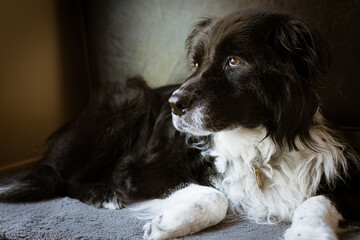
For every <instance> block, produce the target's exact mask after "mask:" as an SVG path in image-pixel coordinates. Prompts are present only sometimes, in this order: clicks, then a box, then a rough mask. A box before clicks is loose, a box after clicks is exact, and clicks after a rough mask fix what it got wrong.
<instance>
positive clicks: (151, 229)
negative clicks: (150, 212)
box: [143, 215, 177, 240]
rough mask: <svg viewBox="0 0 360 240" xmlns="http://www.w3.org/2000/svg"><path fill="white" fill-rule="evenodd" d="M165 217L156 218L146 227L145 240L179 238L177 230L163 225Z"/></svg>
mask: <svg viewBox="0 0 360 240" xmlns="http://www.w3.org/2000/svg"><path fill="white" fill-rule="evenodd" d="M162 220H163V215H161V216H160V217H158V218H154V219H153V220H152V221H151V222H147V223H146V224H145V225H144V227H143V230H144V236H143V237H144V239H149V240H161V239H170V238H174V237H177V232H176V231H175V229H174V228H173V229H172V228H171V226H168V225H167V224H166V223H165V224H164V223H163V221H162Z"/></svg>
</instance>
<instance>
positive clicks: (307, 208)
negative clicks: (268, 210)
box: [284, 196, 343, 240]
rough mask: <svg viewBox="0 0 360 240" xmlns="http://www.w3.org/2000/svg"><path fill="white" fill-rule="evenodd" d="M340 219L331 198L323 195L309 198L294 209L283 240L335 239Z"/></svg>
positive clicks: (340, 216)
mask: <svg viewBox="0 0 360 240" xmlns="http://www.w3.org/2000/svg"><path fill="white" fill-rule="evenodd" d="M342 219H343V217H342V215H341V214H340V213H339V212H338V211H337V209H336V208H335V206H334V205H333V203H332V202H331V200H329V199H328V198H326V197H325V196H316V197H312V198H309V199H308V200H306V201H305V202H303V203H302V204H301V205H300V206H299V207H298V208H297V209H296V210H295V213H294V216H293V221H292V225H291V227H290V228H289V229H288V230H287V231H286V232H285V236H284V237H285V240H295V239H296V240H302V239H319V240H336V239H337V236H336V232H337V229H338V226H339V221H341V220H342Z"/></svg>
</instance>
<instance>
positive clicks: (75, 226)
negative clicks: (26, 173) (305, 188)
mask: <svg viewBox="0 0 360 240" xmlns="http://www.w3.org/2000/svg"><path fill="white" fill-rule="evenodd" d="M144 223H145V221H144V220H138V219H136V218H134V217H133V216H132V215H131V212H130V211H129V210H128V209H122V210H105V209H96V208H94V207H91V206H88V205H86V204H84V203H81V202H79V201H77V200H74V199H70V198H56V199H53V200H49V201H43V202H39V203H27V204H4V203H1V204H0V239H122V240H123V239H124V240H125V239H131V240H133V239H142V226H143V224H144ZM288 227H289V226H288V225H287V224H277V225H265V224H261V225H260V224H256V223H252V222H249V221H240V222H232V223H220V224H218V225H217V226H215V227H212V228H209V229H206V230H204V231H202V232H200V233H198V234H196V235H192V236H189V237H185V238H183V239H189V240H200V239H204V240H205V239H206V240H215V239H216V240H218V239H221V240H231V239H256V240H261V239H264V240H265V239H266V240H272V239H276V240H279V239H281V238H282V235H283V233H284V231H285V229H286V228H288ZM340 239H345V240H354V239H360V233H359V232H357V233H356V232H352V233H346V234H342V235H340Z"/></svg>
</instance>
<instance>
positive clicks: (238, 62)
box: [228, 57, 242, 67]
mask: <svg viewBox="0 0 360 240" xmlns="http://www.w3.org/2000/svg"><path fill="white" fill-rule="evenodd" d="M241 64H242V61H241V60H240V59H239V58H236V57H232V58H230V59H229V60H228V65H229V66H230V67H237V66H239V65H241Z"/></svg>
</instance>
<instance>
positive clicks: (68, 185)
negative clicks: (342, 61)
mask: <svg viewBox="0 0 360 240" xmlns="http://www.w3.org/2000/svg"><path fill="white" fill-rule="evenodd" d="M186 46H187V50H188V59H189V65H190V68H191V75H190V76H189V78H188V79H186V81H185V82H184V83H183V84H182V85H170V86H164V87H160V88H155V89H151V88H149V87H148V86H147V85H146V83H145V81H144V80H142V78H141V77H134V78H130V79H128V80H127V82H126V85H121V84H116V83H108V84H104V85H103V86H102V88H101V89H100V90H99V91H98V94H96V95H94V96H93V97H92V99H91V101H90V103H89V105H88V107H87V108H86V109H85V110H84V111H83V113H82V114H80V115H79V116H78V117H77V118H76V119H75V120H73V121H71V122H69V123H68V124H66V125H65V126H63V127H61V128H60V129H59V130H58V131H56V132H55V133H54V134H53V135H52V136H51V137H50V138H49V141H48V148H47V151H46V153H45V154H44V156H43V158H42V159H41V160H39V162H37V163H36V164H35V165H34V166H33V167H31V168H30V169H28V170H27V171H25V172H22V173H19V174H18V175H15V176H12V177H10V178H8V179H6V180H3V184H2V185H1V188H0V200H1V201H7V202H24V201H38V200H41V199H46V198H50V197H53V196H56V195H58V196H69V197H72V198H75V199H79V200H81V201H83V202H85V203H88V204H91V205H93V206H95V207H99V208H107V209H120V208H122V207H125V206H129V205H131V204H135V205H132V206H130V207H132V208H133V210H134V211H135V213H136V214H138V216H139V217H144V218H149V219H150V221H149V222H148V223H146V224H145V226H144V238H145V239H171V238H176V237H182V236H186V235H189V234H193V233H196V232H198V231H200V230H202V229H205V228H207V227H210V226H213V225H215V224H217V223H219V222H221V221H223V220H224V219H225V218H226V216H229V215H235V216H239V217H244V218H248V219H252V220H254V221H256V222H260V223H276V222H280V221H285V222H292V225H291V227H290V228H289V229H288V230H287V231H286V232H285V235H284V237H285V239H288V240H290V239H337V232H339V231H340V229H341V223H343V222H344V221H346V220H359V219H360V206H359V204H358V203H359V202H360V180H359V179H360V178H359V174H360V171H359V165H360V161H359V155H358V152H357V151H356V150H354V147H353V146H351V145H350V144H349V143H348V142H347V141H346V140H345V139H344V138H343V137H342V136H341V134H340V133H339V132H337V131H336V130H334V128H333V127H332V126H331V124H330V123H329V122H328V121H326V119H325V118H324V117H323V115H322V109H321V99H320V97H319V93H318V92H319V88H320V86H321V85H322V84H324V79H325V77H326V73H327V71H328V68H329V66H330V59H331V56H330V52H329V47H328V44H327V43H326V41H325V40H324V38H323V37H322V36H321V34H320V33H319V32H318V31H317V30H315V29H314V28H313V27H311V26H310V25H309V24H307V23H305V22H304V21H302V20H299V19H297V18H294V17H291V16H289V15H286V14H278V13H272V12H263V11H259V10H245V11H240V12H235V13H231V14H229V15H226V16H224V17H221V18H205V19H202V20H201V21H200V22H198V23H197V24H195V25H194V28H193V30H192V31H191V33H190V35H189V37H188V38H187V41H186Z"/></svg>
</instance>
